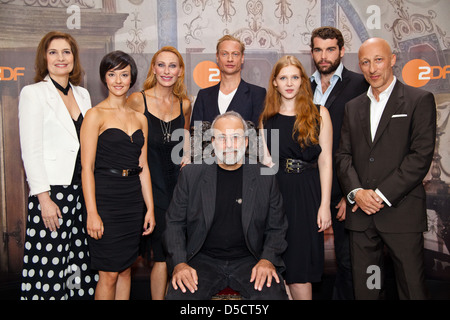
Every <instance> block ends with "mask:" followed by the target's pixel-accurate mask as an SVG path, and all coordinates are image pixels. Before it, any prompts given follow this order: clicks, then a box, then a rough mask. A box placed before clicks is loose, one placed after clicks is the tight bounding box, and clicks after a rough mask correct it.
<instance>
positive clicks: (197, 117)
mask: <svg viewBox="0 0 450 320" xmlns="http://www.w3.org/2000/svg"><path fill="white" fill-rule="evenodd" d="M219 90H220V83H219V84H217V85H215V86H212V87H209V88H205V89H201V90H200V91H199V92H198V95H197V98H196V100H195V103H194V109H193V110H192V118H191V124H192V125H195V121H209V122H211V123H212V122H213V121H214V119H215V118H216V117H217V116H218V115H219V114H220V112H219V103H218V99H219ZM265 98H266V89H264V88H262V87H259V86H255V85H253V84H250V83H247V82H245V81H244V80H242V79H241V82H240V83H239V87H238V89H237V91H236V94H235V95H234V97H233V100H231V102H230V105H229V106H228V109H227V111H236V112H237V113H239V114H240V115H241V116H242V117H243V118H244V120H246V121H252V122H253V124H254V125H255V126H257V125H258V121H259V115H260V114H261V112H262V110H263V108H264V99H265Z"/></svg>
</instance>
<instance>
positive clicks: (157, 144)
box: [141, 91, 185, 210]
mask: <svg viewBox="0 0 450 320" xmlns="http://www.w3.org/2000/svg"><path fill="white" fill-rule="evenodd" d="M141 93H142V95H143V97H144V105H145V111H144V115H145V116H146V117H147V121H148V145H147V148H148V153H147V160H148V166H149V169H150V175H151V180H152V189H153V202H154V206H155V207H158V208H161V209H163V210H166V209H167V208H168V207H169V203H170V200H171V199H172V194H173V189H174V188H175V185H176V183H177V180H178V174H179V172H180V165H179V164H176V163H175V162H174V160H175V161H177V162H178V163H179V162H180V160H181V157H182V156H183V148H182V146H183V145H182V144H183V141H184V136H183V137H181V138H179V139H178V140H175V141H173V140H170V141H168V142H166V141H164V134H163V130H164V126H165V127H166V128H167V127H168V126H169V124H170V131H169V133H170V134H171V135H172V134H173V132H174V131H175V130H176V129H184V125H185V119H184V115H183V101H182V100H181V99H180V115H179V116H178V117H176V118H175V119H173V120H171V121H169V122H165V121H163V120H161V119H159V118H158V117H156V116H154V115H153V114H151V113H150V112H149V111H148V107H147V99H146V96H145V93H144V91H141ZM172 138H173V139H175V137H174V136H172ZM175 146H179V149H180V152H179V153H178V154H177V156H178V157H179V158H178V159H172V151H173V149H174V147H175Z"/></svg>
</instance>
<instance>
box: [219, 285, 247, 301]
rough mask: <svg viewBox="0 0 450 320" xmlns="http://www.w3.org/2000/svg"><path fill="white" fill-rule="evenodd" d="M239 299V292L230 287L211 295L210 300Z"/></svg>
mask: <svg viewBox="0 0 450 320" xmlns="http://www.w3.org/2000/svg"><path fill="white" fill-rule="evenodd" d="M241 299H242V297H241V295H240V294H239V292H237V291H235V290H233V289H231V288H230V287H227V288H225V289H223V290H220V291H219V292H218V293H216V294H215V295H214V296H213V297H212V300H241Z"/></svg>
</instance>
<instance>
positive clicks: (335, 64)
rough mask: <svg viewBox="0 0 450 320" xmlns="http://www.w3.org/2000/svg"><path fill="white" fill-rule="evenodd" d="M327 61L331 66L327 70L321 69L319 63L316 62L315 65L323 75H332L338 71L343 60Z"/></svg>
mask: <svg viewBox="0 0 450 320" xmlns="http://www.w3.org/2000/svg"><path fill="white" fill-rule="evenodd" d="M325 61H326V62H328V63H329V64H330V65H329V66H328V67H325V68H324V67H321V66H320V65H319V63H317V62H316V61H314V64H315V66H316V68H317V70H319V73H321V74H330V73H333V72H335V71H336V69H337V68H338V67H339V64H340V63H341V58H338V59H336V60H335V61H328V60H325ZM319 62H320V61H319Z"/></svg>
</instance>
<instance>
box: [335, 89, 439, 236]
mask: <svg viewBox="0 0 450 320" xmlns="http://www.w3.org/2000/svg"><path fill="white" fill-rule="evenodd" d="M435 139H436V104H435V101H434V96H433V94H432V93H430V92H427V91H424V90H421V89H418V88H413V87H410V86H407V85H404V84H403V83H401V82H400V81H399V80H397V83H396V84H395V86H394V89H393V91H392V93H391V95H390V97H389V100H388V102H387V104H386V107H385V109H384V111H383V114H382V116H381V119H380V123H379V125H378V128H377V132H376V135H375V138H374V141H373V142H372V138H371V133H370V99H369V97H367V95H366V94H362V95H360V96H359V97H357V98H355V99H353V100H351V101H350V102H348V103H347V105H346V108H345V117H344V122H343V124H342V132H341V142H340V145H339V149H338V152H337V154H336V160H337V172H338V175H339V181H340V182H341V186H342V188H343V191H344V193H345V194H348V193H349V192H350V191H352V190H354V189H356V188H363V189H372V190H375V189H377V188H378V189H379V190H380V191H381V192H382V193H383V195H384V196H385V197H386V198H387V200H388V201H389V202H390V203H391V204H392V207H389V206H388V205H387V204H385V206H384V208H383V209H381V210H380V211H379V212H378V213H376V214H374V215H370V216H369V215H367V214H365V213H364V212H363V211H362V210H361V209H358V210H357V211H356V212H355V213H352V212H351V209H352V207H353V206H352V205H350V206H347V215H346V220H345V222H346V227H347V228H349V229H350V230H354V231H364V230H366V229H367V227H368V226H369V224H370V223H371V222H372V221H373V223H375V226H376V228H377V229H378V230H380V231H381V232H396V233H402V232H423V231H426V229H427V214H426V201H425V196H426V194H425V189H424V187H423V184H422V181H423V179H424V178H425V176H426V174H427V173H428V170H429V168H430V165H431V160H432V158H433V153H434V146H435Z"/></svg>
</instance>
